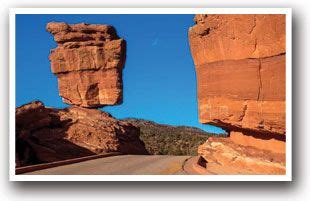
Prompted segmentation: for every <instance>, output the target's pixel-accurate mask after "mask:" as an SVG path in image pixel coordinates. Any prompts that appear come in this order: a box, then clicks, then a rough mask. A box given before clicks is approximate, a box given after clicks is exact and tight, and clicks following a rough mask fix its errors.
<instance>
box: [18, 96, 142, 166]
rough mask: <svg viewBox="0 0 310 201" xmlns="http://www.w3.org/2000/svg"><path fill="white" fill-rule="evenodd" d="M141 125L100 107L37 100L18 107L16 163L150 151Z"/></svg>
mask: <svg viewBox="0 0 310 201" xmlns="http://www.w3.org/2000/svg"><path fill="white" fill-rule="evenodd" d="M139 133H140V129H139V128H137V127H135V126H133V125H132V124H130V123H127V122H123V121H120V120H117V119H115V118H113V117H112V116H111V115H110V114H108V113H106V112H102V111H100V110H96V109H87V108H81V107H77V106H72V107H70V108H66V109H53V108H48V107H45V106H44V105H43V103H41V102H39V101H35V102H32V103H29V104H26V105H23V106H21V107H19V108H16V166H17V167H18V166H25V165H31V164H38V163H45V162H53V161H59V160H65V159H71V158H76V157H82V156H88V155H93V154H100V153H108V152H121V153H124V154H147V151H146V149H145V147H144V143H143V142H142V141H141V140H140V139H139Z"/></svg>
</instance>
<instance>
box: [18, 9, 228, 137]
mask: <svg viewBox="0 0 310 201" xmlns="http://www.w3.org/2000/svg"><path fill="white" fill-rule="evenodd" d="M193 17H194V16H193V15H21V14H19V15H16V105H17V106H20V105H22V104H25V103H28V102H31V101H33V100H41V101H42V102H43V103H44V104H45V105H47V106H52V107H58V108H64V107H67V106H68V105H66V104H64V103H63V102H62V100H61V97H60V96H59V95H58V88H57V87H58V86H57V78H56V76H55V75H53V74H52V73H51V70H50V63H49V60H48V55H49V52H50V49H52V48H55V47H56V46H57V44H56V43H55V42H54V40H53V37H52V35H51V34H50V33H48V32H47V31H46V30H45V26H46V24H47V23H48V22H50V21H57V22H62V21H63V22H67V23H81V22H85V23H90V24H91V23H94V24H110V25H113V26H114V27H115V28H116V30H117V33H118V35H119V36H120V37H121V38H124V39H125V40H126V41H127V58H126V64H125V68H124V70H123V82H124V83H123V84H124V91H123V94H124V99H123V104H121V105H119V106H108V107H104V108H102V110H104V111H107V112H109V113H111V114H112V115H113V116H114V117H116V118H126V117H134V118H142V119H147V120H152V121H155V122H158V123H164V124H170V125H187V126H195V127H199V128H201V129H203V130H206V131H209V132H216V133H218V132H223V131H222V130H221V129H220V128H217V127H214V126H210V125H202V124H200V123H199V122H198V110H197V98H196V75H195V69H194V64H193V60H192V57H191V54H190V49H189V43H188V38H187V31H188V28H189V27H190V26H192V25H193V24H194V22H193Z"/></svg>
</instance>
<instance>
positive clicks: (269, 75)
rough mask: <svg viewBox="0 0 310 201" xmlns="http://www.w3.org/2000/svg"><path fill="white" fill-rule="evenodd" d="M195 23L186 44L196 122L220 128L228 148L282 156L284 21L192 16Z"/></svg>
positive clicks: (282, 17)
mask: <svg viewBox="0 0 310 201" xmlns="http://www.w3.org/2000/svg"><path fill="white" fill-rule="evenodd" d="M194 21H195V22H196V25H194V26H193V27H191V28H190V29H189V41H190V48H191V53H192V56H193V59H194V63H195V68H196V75H197V88H198V105H199V106H198V107H199V121H200V122H201V123H208V124H213V125H216V126H220V127H222V128H224V129H225V130H226V131H227V132H228V133H229V134H230V139H228V140H229V141H230V143H236V144H238V145H240V146H246V147H249V146H250V147H256V148H258V149H264V150H268V151H272V152H273V153H282V154H283V153H285V133H286V128H285V108H286V107H285V52H286V47H285V40H286V37H285V15H196V16H195V19H194ZM223 143H224V144H225V142H223ZM205 146H206V145H204V147H205ZM225 146H226V145H225ZM200 150H205V149H204V148H203V147H202V148H201V149H200ZM224 151H225V150H224ZM226 151H227V150H226ZM200 154H202V155H204V156H205V158H208V157H207V155H208V154H209V153H208V154H207V152H206V154H203V152H200ZM282 158H285V157H282ZM280 164H283V163H280ZM280 172H281V171H280ZM258 173H265V172H260V171H259V170H258ZM269 173H272V172H269ZM281 173H283V172H281Z"/></svg>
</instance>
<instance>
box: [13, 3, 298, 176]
mask: <svg viewBox="0 0 310 201" xmlns="http://www.w3.org/2000/svg"><path fill="white" fill-rule="evenodd" d="M205 13H208V14H285V15H286V174H285V175H16V174H15V107H16V104H15V100H16V99H15V95H16V94H15V93H16V88H15V78H16V77H15V75H16V74H15V59H16V57H15V56H16V55H15V53H16V52H15V47H16V46H15V39H16V37H15V35H16V34H15V25H16V24H15V17H16V14H205ZM9 15H10V16H9V19H10V23H9V36H10V38H9V64H10V65H9V179H10V181H292V9H291V8H10V12H9ZM197 121H198V120H197Z"/></svg>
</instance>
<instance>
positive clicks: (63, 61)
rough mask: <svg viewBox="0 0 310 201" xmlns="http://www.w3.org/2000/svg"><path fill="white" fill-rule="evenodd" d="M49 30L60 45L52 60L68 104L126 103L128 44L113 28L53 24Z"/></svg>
mask: <svg viewBox="0 0 310 201" xmlns="http://www.w3.org/2000/svg"><path fill="white" fill-rule="evenodd" d="M46 29H47V31H48V32H50V33H51V34H53V36H54V40H55V41H56V42H57V44H58V46H57V48H56V49H53V50H51V53H50V56H49V60H50V61H51V70H52V72H53V73H54V74H55V75H56V76H57V78H58V88H59V95H60V96H61V97H62V98H63V101H64V102H65V103H67V104H71V105H77V106H82V107H88V108H94V107H102V106H105V105H116V104H120V103H121V102H122V69H123V66H124V63H125V57H126V42H125V40H124V39H120V38H119V37H118V36H117V34H116V31H115V29H114V28H113V27H112V26H109V25H89V24H84V23H81V24H73V25H69V24H66V23H64V22H59V23H58V22H50V23H48V24H47V26H46Z"/></svg>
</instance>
